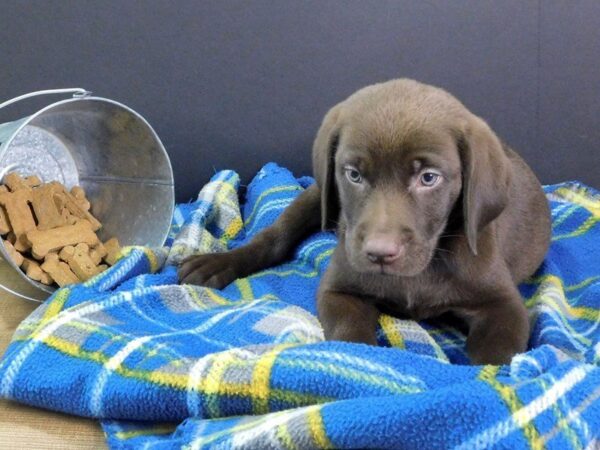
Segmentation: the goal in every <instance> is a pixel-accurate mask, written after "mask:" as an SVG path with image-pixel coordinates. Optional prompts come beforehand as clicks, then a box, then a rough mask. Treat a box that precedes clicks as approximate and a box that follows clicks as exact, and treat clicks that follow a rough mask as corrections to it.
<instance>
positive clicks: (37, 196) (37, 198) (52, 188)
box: [31, 183, 67, 230]
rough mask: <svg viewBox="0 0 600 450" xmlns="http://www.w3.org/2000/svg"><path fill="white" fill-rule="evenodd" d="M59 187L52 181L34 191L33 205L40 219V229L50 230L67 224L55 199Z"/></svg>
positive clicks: (38, 219) (37, 217) (36, 215)
mask: <svg viewBox="0 0 600 450" xmlns="http://www.w3.org/2000/svg"><path fill="white" fill-rule="evenodd" d="M57 189H59V188H58V187H57V186H56V185H55V184H52V183H50V184H45V185H44V186H41V187H38V188H36V189H34V190H33V191H32V194H31V195H32V198H31V206H32V207H33V211H34V212H35V217H36V219H37V221H38V226H37V228H38V230H49V229H50V228H56V227H61V226H63V225H66V224H67V221H66V220H65V218H64V217H63V215H62V214H61V210H60V209H59V207H58V206H57V205H56V202H55V201H54V197H55V195H56V192H57Z"/></svg>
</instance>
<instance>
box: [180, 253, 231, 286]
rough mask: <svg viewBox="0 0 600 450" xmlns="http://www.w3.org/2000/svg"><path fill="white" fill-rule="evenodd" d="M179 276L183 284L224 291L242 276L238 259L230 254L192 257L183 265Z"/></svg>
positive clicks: (184, 261) (209, 254)
mask: <svg viewBox="0 0 600 450" xmlns="http://www.w3.org/2000/svg"><path fill="white" fill-rule="evenodd" d="M178 275H179V283H181V284H197V285H199V286H206V287H210V288H213V289H222V288H224V287H225V286H227V285H228V284H230V283H231V282H232V281H234V280H235V279H237V278H238V277H239V276H240V275H239V274H238V270H237V259H236V257H235V256H234V255H232V254H231V253H229V252H228V253H208V254H205V255H194V256H190V257H189V258H186V259H185V260H183V262H182V263H181V266H180V267H179V271H178Z"/></svg>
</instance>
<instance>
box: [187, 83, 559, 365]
mask: <svg viewBox="0 0 600 450" xmlns="http://www.w3.org/2000/svg"><path fill="white" fill-rule="evenodd" d="M313 166H314V172H315V178H316V181H317V183H316V185H314V186H312V187H311V188H309V189H307V190H306V191H305V192H304V193H303V194H302V195H301V196H299V198H298V199H297V200H296V201H295V202H294V203H293V204H292V205H290V207H289V208H288V209H286V211H284V213H283V214H282V216H281V217H280V219H279V220H278V221H277V222H276V223H275V224H274V225H273V226H272V227H270V228H269V229H267V230H264V231H263V232H262V233H260V234H259V235H258V236H257V237H256V238H255V239H254V240H253V241H252V242H250V243H249V244H248V245H247V246H245V247H242V248H240V249H236V250H234V251H232V252H228V253H224V254H219V255H200V256H196V257H193V258H191V259H190V260H188V261H186V262H184V264H183V266H182V268H181V270H180V277H181V279H182V281H183V282H191V283H198V284H205V285H209V286H213V287H222V286H224V285H226V284H228V283H229V282H231V281H233V280H234V279H235V278H237V277H241V276H244V275H247V274H249V273H252V272H254V271H257V270H260V269H262V268H264V267H268V266H270V265H273V264H276V263H278V262H280V261H282V260H283V259H285V257H286V256H287V255H288V254H289V252H290V250H291V249H292V248H293V247H294V245H295V244H297V242H298V241H299V240H300V239H301V238H302V237H304V236H305V234H306V233H308V232H310V231H311V230H312V229H314V228H316V227H317V226H318V224H319V223H321V224H322V226H323V227H332V226H334V227H336V228H337V232H338V237H339V243H338V246H337V247H336V249H335V252H334V254H333V256H332V259H331V263H330V265H329V267H328V269H327V272H326V274H325V276H324V277H323V280H322V281H321V284H320V288H319V294H318V301H317V306H318V312H319V318H320V320H321V322H322V324H323V328H324V331H325V336H326V338H328V339H339V340H346V341H354V342H365V343H371V344H375V342H376V341H375V328H376V324H377V319H378V316H379V313H380V312H381V311H384V312H388V313H391V314H394V315H398V316H408V317H411V318H414V319H423V318H429V317H434V316H438V315H440V314H443V313H445V312H449V311H450V312H453V313H455V314H457V315H459V316H461V317H463V318H465V319H466V320H467V322H468V324H469V337H468V340H467V350H468V352H469V355H470V357H471V359H472V361H473V362H477V363H506V362H508V361H510V359H511V357H512V356H513V355H514V354H515V353H517V352H521V351H523V350H525V347H526V344H527V340H528V336H529V322H528V318H527V312H526V310H525V308H524V306H523V302H522V299H521V297H520V295H519V292H518V290H517V288H516V284H517V283H518V282H520V281H523V280H524V279H525V278H527V277H528V276H530V275H531V274H532V273H533V272H534V271H535V269H536V268H537V267H538V266H539V265H540V263H541V261H542V260H543V257H544V255H545V253H546V251H547V248H548V243H549V236H550V218H549V210H548V204H547V201H546V199H545V196H544V194H543V192H542V189H541V186H540V184H539V182H538V180H537V179H536V177H535V175H534V174H533V173H532V172H531V170H530V169H529V167H528V166H527V165H526V164H525V162H524V161H523V160H522V159H521V158H520V157H519V156H518V155H517V154H516V153H515V152H513V151H512V150H511V149H509V148H508V147H506V146H504V145H503V144H502V143H501V142H500V141H499V140H498V138H497V137H496V136H495V134H494V133H493V132H492V131H491V130H490V129H489V127H488V126H487V124H485V122H483V121H482V120H481V119H479V118H478V117H476V116H474V115H473V114H471V113H470V112H469V111H468V110H467V109H466V108H465V107H464V106H463V105H462V104H461V103H460V102H459V101H458V100H456V99H455V98H454V97H452V96H450V95H449V94H447V93H446V92H445V91H443V90H441V89H437V88H434V87H431V86H426V85H423V84H420V83H417V82H415V81H412V80H395V81H390V82H387V83H382V84H378V85H373V86H369V87H367V88H364V89H362V90H360V91H358V92H357V93H356V94H354V95H353V96H351V97H350V98H348V99H347V100H345V101H344V102H342V103H340V104H339V105H337V106H336V107H334V108H332V110H331V111H330V112H329V113H328V114H327V116H326V117H325V119H324V121H323V124H322V126H321V128H320V130H319V132H318V134H317V137H316V139H315V144H314V147H313ZM432 180H433V182H432Z"/></svg>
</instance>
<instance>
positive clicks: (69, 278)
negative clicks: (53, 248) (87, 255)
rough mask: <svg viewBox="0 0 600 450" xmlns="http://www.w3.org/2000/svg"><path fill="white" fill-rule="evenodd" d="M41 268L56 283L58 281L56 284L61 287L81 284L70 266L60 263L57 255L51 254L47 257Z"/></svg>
mask: <svg viewBox="0 0 600 450" xmlns="http://www.w3.org/2000/svg"><path fill="white" fill-rule="evenodd" d="M41 267H42V270H43V271H44V272H46V273H48V274H49V275H50V276H51V277H52V278H53V279H54V281H56V284H58V285H59V286H61V287H62V286H65V285H67V284H73V283H78V282H79V279H78V278H77V276H76V275H75V274H74V273H73V272H72V271H71V269H70V268H69V265H68V264H67V263H64V262H62V261H60V260H59V259H58V255H57V254H56V253H50V254H49V255H47V256H46V259H45V260H44V263H43V264H42V265H41Z"/></svg>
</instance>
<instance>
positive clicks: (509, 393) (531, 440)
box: [478, 366, 544, 450]
mask: <svg viewBox="0 0 600 450" xmlns="http://www.w3.org/2000/svg"><path fill="white" fill-rule="evenodd" d="M499 370H500V367H499V366H484V367H483V369H482V370H481V372H480V373H479V376H478V379H480V380H482V381H485V382H486V383H488V384H489V385H490V386H491V387H492V388H493V389H494V390H495V391H496V392H497V393H498V395H500V398H501V399H502V400H503V401H504V403H505V404H506V406H507V407H508V409H509V410H510V412H511V414H515V412H517V411H519V410H522V408H523V404H522V403H521V400H519V397H518V396H517V392H516V390H515V388H513V387H512V386H509V385H506V384H503V383H501V382H499V381H498V380H497V379H496V376H497V375H498V372H499ZM521 431H522V432H523V435H524V436H525V438H526V439H527V442H528V444H529V445H530V447H531V448H532V449H533V450H543V449H544V441H543V439H542V438H541V436H540V433H539V432H538V430H537V428H536V427H535V425H534V423H533V421H532V420H527V421H526V422H525V424H524V425H523V426H522V427H521Z"/></svg>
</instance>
